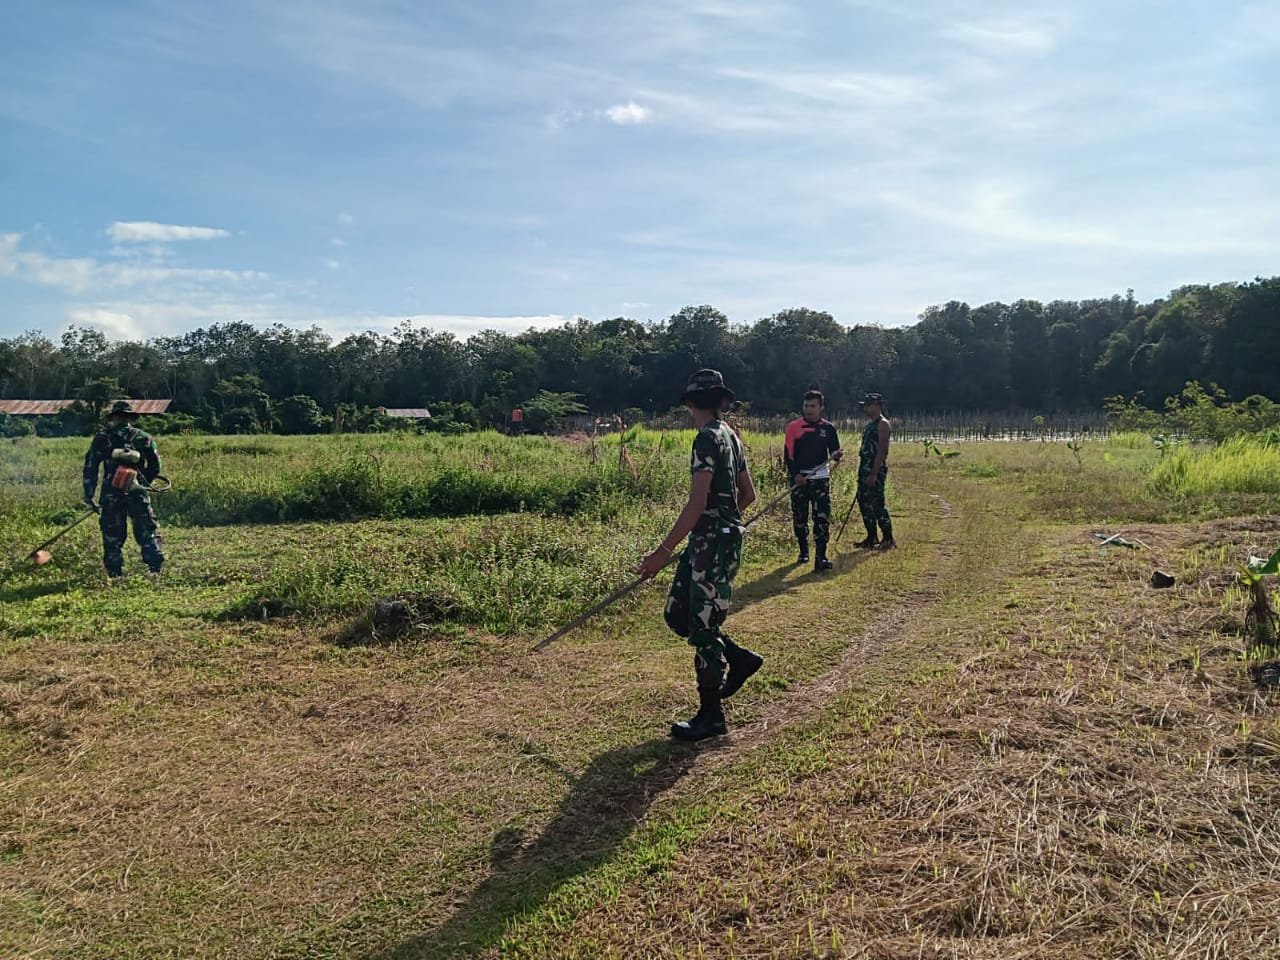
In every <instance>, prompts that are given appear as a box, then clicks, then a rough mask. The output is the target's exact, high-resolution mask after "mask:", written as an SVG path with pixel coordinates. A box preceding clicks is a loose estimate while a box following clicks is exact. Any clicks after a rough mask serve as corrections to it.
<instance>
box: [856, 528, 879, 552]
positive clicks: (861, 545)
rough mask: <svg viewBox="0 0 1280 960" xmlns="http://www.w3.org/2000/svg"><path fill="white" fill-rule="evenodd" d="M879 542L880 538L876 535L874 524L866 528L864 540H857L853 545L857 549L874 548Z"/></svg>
mask: <svg viewBox="0 0 1280 960" xmlns="http://www.w3.org/2000/svg"><path fill="white" fill-rule="evenodd" d="M879 544H880V538H879V537H878V536H877V535H876V528H875V527H874V526H871V527H868V528H867V536H866V539H864V540H859V541H858V542H857V543H856V544H855V546H856V547H857V548H858V549H859V550H874V549H875V548H876V547H877V546H879Z"/></svg>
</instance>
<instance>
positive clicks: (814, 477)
mask: <svg viewBox="0 0 1280 960" xmlns="http://www.w3.org/2000/svg"><path fill="white" fill-rule="evenodd" d="M825 405H826V398H825V397H824V396H823V395H822V391H821V390H810V391H809V392H808V393H806V394H805V395H804V406H803V408H802V409H803V411H804V416H802V417H800V418H799V419H796V420H792V421H791V422H790V423H788V424H787V431H786V435H785V444H784V446H783V455H782V459H783V463H784V464H785V465H786V468H787V476H788V477H790V478H791V523H792V529H793V530H794V531H795V535H796V543H797V544H799V546H800V556H799V558H798V559H797V561H796V562H797V563H808V562H809V510H810V507H812V509H813V545H814V548H815V550H816V552H817V559H816V560H815V561H814V564H813V569H814V571H815V572H818V573H821V572H822V571H823V570H830V569H831V566H832V564H831V561H830V560H828V559H827V541H828V540H829V539H830V536H831V466H830V464H831V463H832V462H835V463H839V462H840V458H841V457H842V456H843V455H844V454H843V453H842V452H841V450H840V435H839V434H838V433H837V432H836V427H835V424H833V423H832V422H831V421H830V420H827V419H826V418H825V417H823V415H822V410H823V408H824V406H825Z"/></svg>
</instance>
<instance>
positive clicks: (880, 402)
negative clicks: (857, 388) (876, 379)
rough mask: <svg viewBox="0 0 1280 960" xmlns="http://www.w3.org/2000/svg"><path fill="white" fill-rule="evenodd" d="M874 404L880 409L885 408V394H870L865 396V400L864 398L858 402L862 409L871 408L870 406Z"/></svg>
mask: <svg viewBox="0 0 1280 960" xmlns="http://www.w3.org/2000/svg"><path fill="white" fill-rule="evenodd" d="M872 404H875V405H876V406H878V407H883V406H884V394H883V393H868V394H866V395H865V396H863V398H862V399H861V400H859V401H858V406H860V407H869V406H871V405H872Z"/></svg>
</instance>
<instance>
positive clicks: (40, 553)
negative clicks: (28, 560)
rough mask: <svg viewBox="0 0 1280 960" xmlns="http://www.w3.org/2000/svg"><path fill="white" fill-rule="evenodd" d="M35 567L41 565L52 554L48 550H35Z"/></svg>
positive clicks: (48, 559)
mask: <svg viewBox="0 0 1280 960" xmlns="http://www.w3.org/2000/svg"><path fill="white" fill-rule="evenodd" d="M32 559H34V560H35V562H36V566H37V567H43V566H44V565H45V564H46V563H48V562H49V561H50V560H52V559H53V554H52V553H50V552H49V551H48V550H37V551H36V552H35V555H34V556H33V558H32Z"/></svg>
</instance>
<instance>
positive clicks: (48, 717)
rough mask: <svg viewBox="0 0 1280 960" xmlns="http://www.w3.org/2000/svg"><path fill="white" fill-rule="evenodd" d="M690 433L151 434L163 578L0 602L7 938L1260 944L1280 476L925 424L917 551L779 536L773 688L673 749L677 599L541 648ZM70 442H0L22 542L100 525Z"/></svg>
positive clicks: (1273, 796) (79, 567) (683, 703)
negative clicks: (828, 551) (85, 501)
mask: <svg viewBox="0 0 1280 960" xmlns="http://www.w3.org/2000/svg"><path fill="white" fill-rule="evenodd" d="M747 439H748V445H749V448H750V451H751V457H752V461H753V464H754V466H755V469H756V471H757V474H758V475H759V479H760V484H761V486H762V488H763V491H762V492H763V493H764V495H765V496H768V495H769V494H770V493H773V492H776V491H778V490H780V489H781V483H782V479H781V478H780V477H779V475H778V472H777V469H776V467H775V465H774V462H773V461H774V460H776V456H777V453H778V450H779V447H780V444H779V440H778V438H777V437H773V436H768V435H753V436H749V437H748V438H747ZM688 441H689V434H687V433H671V434H667V435H665V436H658V435H654V434H648V433H643V432H642V433H640V434H639V435H637V436H636V437H635V438H634V439H633V442H632V444H631V449H630V450H629V452H628V455H627V456H626V457H620V455H619V449H618V446H617V440H616V439H614V440H613V441H612V442H611V443H607V444H605V443H601V444H595V445H592V444H590V443H589V442H586V441H581V442H574V441H559V440H540V439H535V438H524V439H522V440H519V441H512V440H508V439H505V438H501V437H497V436H492V435H484V436H475V437H467V438H464V439H461V440H442V439H438V438H434V437H349V436H344V437H323V438H306V439H302V438H299V439H291V438H253V439H242V438H189V439H188V438H173V439H169V440H164V441H162V447H161V452H162V454H163V455H164V456H165V458H166V473H168V474H169V475H170V476H171V477H172V478H173V480H174V490H173V491H172V492H171V493H169V494H165V495H163V496H160V495H158V496H157V497H156V503H157V512H158V514H159V515H160V519H161V522H162V524H163V526H164V533H165V545H166V550H167V551H168V553H169V555H170V562H169V564H168V566H167V567H166V572H165V575H164V577H163V578H162V579H161V580H159V581H158V582H154V583H153V582H151V581H148V580H147V579H145V578H143V577H142V576H141V575H140V574H139V573H138V571H139V570H140V567H141V565H140V563H139V562H138V561H137V559H136V548H134V547H132V546H130V547H129V548H127V550H126V556H127V557H128V559H129V562H130V566H129V570H130V576H129V577H128V578H127V579H126V580H125V582H124V583H122V584H120V585H117V586H113V587H107V586H106V584H105V581H104V578H103V576H102V574H101V568H100V565H99V557H98V545H97V534H96V530H94V529H93V525H92V523H89V524H85V525H84V527H82V528H81V529H78V530H77V531H75V532H74V533H72V534H71V535H70V536H68V537H67V538H66V540H65V541H64V542H63V543H62V544H59V545H58V547H56V548H55V559H54V562H53V563H51V564H49V565H48V566H46V567H43V568H39V569H36V568H33V567H29V566H21V567H19V568H18V569H17V570H15V571H14V572H13V573H12V574H11V575H10V576H9V577H8V578H7V579H6V580H5V581H4V582H2V583H0V758H2V760H3V769H4V771H5V772H4V775H3V778H2V779H0V956H4V957H10V956H12V957H84V958H106V957H112V958H115V957H136V958H144V957H145V958H150V957H169V956H172V957H178V956H182V957H186V956H217V957H309V958H310V957H334V958H337V957H368V958H410V957H447V956H519V957H548V958H553V957H554V958H558V957H584V958H586V957H600V956H617V957H651V956H652V957H659V956H662V957H710V956H736V957H773V956H779V957H791V956H805V957H901V956H913V957H914V956H945V957H1019V956H1053V957H1089V958H1097V957H1110V956H1133V957H1167V956H1197V957H1202V956H1222V957H1237V956H1245V955H1253V956H1271V955H1275V944H1276V943H1277V942H1280V919H1277V911H1276V909H1275V904H1276V903H1277V902H1280V866H1277V864H1280V828H1277V826H1276V824H1275V818H1274V810H1275V808H1276V804H1277V801H1278V800H1280V725H1278V724H1277V714H1276V711H1275V704H1274V701H1275V699H1276V697H1275V694H1274V693H1271V692H1269V691H1268V690H1267V689H1265V688H1259V687H1256V686H1255V685H1254V684H1253V683H1252V682H1251V680H1250V675H1249V673H1248V667H1249V666H1250V663H1249V662H1248V661H1247V660H1245V659H1243V658H1242V657H1241V656H1240V655H1239V651H1241V650H1242V649H1243V648H1244V647H1245V643H1246V641H1245V638H1244V636H1243V624H1242V620H1243V615H1244V609H1245V595H1244V592H1243V591H1242V590H1241V588H1240V587H1239V586H1238V585H1237V584H1236V581H1235V574H1234V570H1235V567H1236V566H1237V565H1238V563H1240V562H1241V561H1242V560H1243V559H1244V557H1246V556H1247V555H1249V554H1250V553H1253V554H1262V553H1270V552H1271V551H1272V550H1273V549H1274V548H1275V547H1276V546H1277V545H1280V518H1277V514H1280V453H1277V452H1276V451H1273V450H1268V449H1266V448H1259V447H1256V446H1251V445H1244V444H1240V445H1235V446H1229V447H1226V448H1199V447H1185V448H1180V449H1178V450H1175V451H1172V452H1167V453H1166V454H1165V455H1163V456H1162V455H1161V454H1160V452H1159V451H1157V450H1156V449H1155V448H1154V447H1153V446H1152V445H1151V444H1150V442H1149V441H1147V440H1144V439H1142V438H1137V437H1118V438H1112V439H1111V440H1110V441H1107V442H1106V443H1102V442H1099V443H1087V444H1085V445H1083V447H1082V448H1080V449H1077V450H1075V451H1073V450H1071V449H1069V448H1068V447H1067V446H1066V445H1065V444H1062V443H1039V442H1029V443H990V444H961V445H956V446H955V447H953V448H951V449H958V450H959V451H960V455H959V456H956V457H952V458H946V459H944V458H942V457H940V456H937V455H936V454H927V455H926V454H925V453H924V452H923V448H922V447H919V446H912V445H907V444H904V445H902V446H901V447H900V448H898V449H896V450H895V453H894V457H893V462H892V480H891V493H890V506H891V508H892V509H893V510H894V511H895V514H896V516H897V518H898V519H897V521H896V525H897V529H898V534H899V539H900V540H901V542H902V544H903V547H902V549H900V550H898V551H897V552H895V553H892V554H887V555H879V554H873V555H868V554H861V553H858V552H856V551H854V550H852V549H851V547H850V544H851V543H852V541H853V540H854V539H856V538H857V537H858V536H860V535H861V534H860V530H859V529H858V520H857V517H856V515H855V517H854V519H853V521H852V522H851V528H850V531H849V533H848V534H846V539H845V541H844V543H843V544H842V547H841V548H840V549H839V550H838V551H837V557H836V570H835V571H833V573H832V574H830V575H826V576H815V575H814V574H813V573H812V572H811V571H809V570H807V569H803V568H800V567H797V566H794V565H793V564H792V563H791V561H792V559H793V552H792V545H791V542H790V531H789V521H788V519H787V517H786V514H785V510H779V511H778V512H776V513H775V514H774V515H771V516H770V517H769V518H768V519H766V520H764V521H762V522H761V523H760V524H759V525H758V526H757V527H755V528H753V531H752V533H751V534H750V536H749V540H748V547H747V559H746V563H745V565H744V569H743V571H742V573H741V575H740V577H739V586H740V589H739V592H738V594H737V597H736V598H735V612H734V614H733V616H732V617H731V620H730V628H731V632H732V633H733V634H734V636H735V637H737V638H738V639H739V640H740V641H742V642H743V643H746V644H747V645H749V646H751V647H753V648H755V649H759V650H760V651H761V652H763V653H764V654H765V655H766V656H767V657H768V662H767V664H766V667H765V670H764V671H763V672H762V673H761V674H760V675H759V676H758V677H757V679H756V680H753V681H752V683H751V684H750V685H749V686H748V687H747V688H745V689H744V690H743V691H742V693H741V694H739V696H738V697H736V698H735V699H734V700H733V701H732V703H731V708H730V725H731V733H730V736H729V737H727V738H723V740H722V741H718V742H717V741H712V742H709V743H706V744H702V745H699V746H693V747H690V746H686V745H680V744H676V743H672V742H670V741H668V740H667V739H666V737H665V734H666V727H667V725H668V723H669V722H670V721H671V720H672V719H674V718H676V717H678V716H684V715H687V713H688V711H689V708H690V704H691V702H692V676H691V673H692V671H691V667H690V662H689V661H690V654H689V651H688V648H687V647H684V646H681V645H680V644H678V643H676V642H674V641H673V640H672V639H671V638H670V636H669V635H667V634H666V633H665V630H664V628H663V626H662V623H661V617H660V610H661V603H662V593H663V591H662V589H661V588H662V586H664V584H660V585H659V586H655V587H653V588H650V589H646V590H643V591H640V592H639V594H638V595H636V596H635V597H634V598H632V599H631V600H629V601H627V602H624V603H623V604H621V605H619V607H618V608H617V609H615V610H613V611H611V612H610V613H608V614H607V615H605V616H603V617H601V618H600V619H599V620H597V621H595V622H593V623H592V624H591V625H589V626H588V627H587V628H585V629H583V630H582V631H580V632H579V633H576V634H574V635H572V636H570V637H568V638H566V639H565V640H563V641H562V642H561V643H559V644H558V645H556V646H554V647H552V648H551V649H550V650H549V651H547V652H546V653H543V654H539V655H532V654H530V653H529V648H530V647H531V646H532V644H533V643H534V642H536V641H537V640H538V639H539V638H540V637H541V636H542V635H544V634H545V633H546V632H548V631H549V629H551V628H552V627H553V626H554V625H555V624H556V623H558V622H560V621H563V620H564V619H567V618H568V617H569V616H571V615H572V614H573V613H575V612H576V611H577V610H578V609H579V608H581V607H582V606H584V605H586V604H587V603H589V602H590V601H592V600H594V599H595V598H597V597H599V596H601V595H603V594H604V593H605V592H606V591H607V590H608V589H610V588H611V587H613V586H616V585H618V584H621V583H624V582H626V581H627V580H628V579H629V576H630V574H629V570H630V567H631V566H632V565H633V564H634V562H635V561H636V559H637V558H638V556H639V554H640V553H641V551H642V550H643V549H644V548H645V547H647V546H649V545H651V544H652V543H653V542H654V541H655V539H656V537H658V536H660V535H661V533H662V532H663V531H664V530H665V528H666V525H667V524H668V523H669V522H670V519H671V517H672V516H674V513H675V511H676V510H677V509H678V507H679V504H680V502H681V498H682V488H683V484H684V483H685V480H684V477H685V462H686V451H687V445H688ZM82 447H83V444H81V443H79V442H72V441H27V440H24V441H19V442H17V443H13V444H6V445H5V446H4V447H3V449H0V517H2V518H3V522H2V524H0V549H2V550H3V551H4V555H5V556H9V557H15V558H16V557H19V556H21V555H22V554H23V553H24V552H25V551H26V550H29V549H30V548H31V546H32V545H33V544H34V543H35V542H38V541H39V540H41V539H43V538H44V537H46V536H48V535H50V534H51V532H52V531H53V530H55V529H56V528H57V525H58V524H59V523H65V522H67V521H68V520H70V519H72V518H74V516H75V511H76V507H75V504H76V501H77V500H78V497H79V477H78V474H79V458H80V456H81V454H82ZM1206 477H1208V478H1210V479H1207V480H1206V479H1205V478H1206ZM850 484H851V475H850V474H844V475H842V474H841V473H840V472H837V474H836V484H835V487H836V493H835V496H836V508H837V509H836V512H837V514H842V513H843V511H844V509H846V508H847V507H848V505H849V493H850ZM1097 531H1105V532H1106V533H1108V534H1109V533H1116V532H1120V533H1124V534H1125V535H1126V536H1128V537H1130V538H1132V539H1140V540H1141V541H1142V542H1143V543H1144V544H1145V545H1146V549H1138V550H1127V549H1123V548H1115V547H1099V546H1098V540H1097V539H1096V538H1095V537H1094V536H1093V534H1094V533H1095V532H1097ZM1156 567H1159V568H1161V569H1164V570H1167V571H1169V572H1171V573H1173V574H1174V575H1175V576H1176V577H1177V581H1178V582H1177V585H1176V586H1175V587H1174V588H1173V589H1172V590H1163V591H1156V590H1152V589H1151V588H1150V587H1149V586H1147V583H1146V581H1147V578H1148V577H1149V576H1150V573H1151V571H1152V570H1153V569H1155V568H1156ZM387 597H403V598H406V600H407V602H409V603H411V605H412V609H413V610H414V614H415V616H414V618H413V622H412V623H411V624H408V625H400V626H398V627H397V628H396V629H394V630H392V629H389V628H387V627H385V626H380V625H379V624H378V623H375V622H373V621H372V620H371V618H370V615H369V613H370V610H371V608H372V605H373V604H374V603H375V602H376V601H377V600H378V599H381V598H387Z"/></svg>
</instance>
